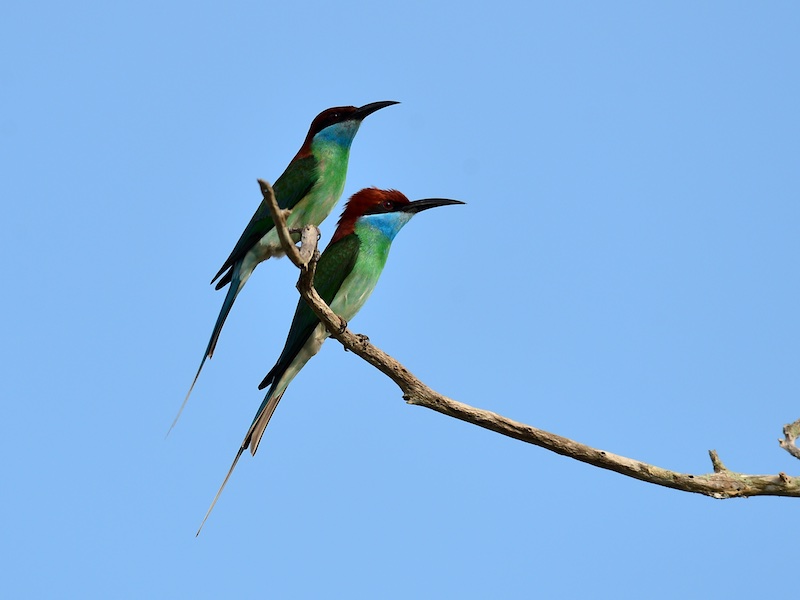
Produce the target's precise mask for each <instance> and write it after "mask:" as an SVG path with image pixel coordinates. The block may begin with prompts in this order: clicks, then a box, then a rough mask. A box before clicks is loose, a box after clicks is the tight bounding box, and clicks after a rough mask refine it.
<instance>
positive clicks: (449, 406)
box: [262, 185, 800, 499]
mask: <svg viewBox="0 0 800 600" xmlns="http://www.w3.org/2000/svg"><path fill="white" fill-rule="evenodd" d="M265 188H266V189H267V190H268V191H269V192H270V193H271V190H270V189H269V186H268V185H266V186H265V185H262V190H264V189H265ZM266 197H267V193H265V198H266ZM270 206H273V207H274V208H273V210H278V207H277V205H276V204H275V202H274V198H273V199H272V202H271V204H270ZM279 222H280V220H279V219H275V226H276V227H279V228H280V227H283V228H284V229H285V224H279ZM279 233H281V232H279ZM281 242H282V244H283V245H284V249H285V250H286V254H287V255H289V256H290V257H291V254H290V248H289V247H290V246H291V247H292V248H294V249H295V250H297V248H296V247H295V246H294V243H292V241H291V238H290V237H289V232H288V231H285V232H283V233H281ZM306 245H310V246H311V249H310V250H306V249H305V248H302V249H301V251H302V252H304V255H308V256H312V257H313V259H312V260H311V261H310V262H308V263H307V264H304V263H302V262H295V261H294V260H293V262H295V264H297V265H298V266H299V268H300V279H299V281H298V283H297V288H298V290H299V291H300V295H301V296H302V297H303V299H304V300H305V301H306V302H307V303H308V305H309V306H310V307H311V309H312V310H313V311H314V313H315V314H316V315H317V316H318V317H319V319H320V321H321V322H322V323H324V324H325V327H327V329H328V331H329V333H330V335H331V336H332V337H333V338H335V339H336V340H338V341H339V342H340V343H341V344H342V345H343V346H344V347H345V349H347V350H350V351H351V352H353V353H354V354H357V355H358V356H360V357H361V358H363V359H364V360H365V361H367V362H368V363H369V364H371V365H372V366H374V367H376V368H377V369H378V370H379V371H381V372H382V373H384V374H385V375H387V376H388V377H389V378H390V379H391V380H392V381H394V382H395V383H396V384H397V386H398V387H399V388H400V390H401V391H402V393H403V398H404V399H405V400H406V402H408V403H409V404H414V405H418V406H424V407H426V408H430V409H431V410H435V411H436V412H439V413H442V414H444V415H447V416H450V417H454V418H456V419H460V420H462V421H465V422H467V423H472V424H473V425H477V426H479V427H483V428H485V429H489V430H490V431H494V432H496V433H500V434H502V435H506V436H508V437H511V438H514V439H517V440H521V441H523V442H527V443H529V444H533V445H536V446H540V447H542V448H545V449H547V450H550V451H551V452H555V453H557V454H561V455H563V456H567V457H569V458H573V459H575V460H579V461H581V462H585V463H588V464H590V465H594V466H596V467H600V468H602V469H608V470H610V471H615V472H617V473H620V474H622V475H626V476H628V477H633V478H634V479H639V480H641V481H645V482H648V483H653V484H656V485H661V486H664V487H668V488H672V489H676V490H682V491H686V492H693V493H697V494H704V495H706V496H711V497H712V498H719V499H723V498H736V497H740V498H741V497H748V496H791V497H796V498H798V497H800V478H797V477H789V476H788V475H786V474H785V473H780V474H779V475H745V474H742V473H735V472H733V471H730V470H729V469H727V468H726V467H725V465H723V464H722V461H721V460H720V458H719V455H718V454H717V453H716V451H714V450H712V451H710V452H709V455H710V456H711V462H712V465H713V468H714V473H709V474H705V475H690V474H686V473H678V472H675V471H669V470H667V469H663V468H661V467H657V466H654V465H649V464H647V463H643V462H640V461H637V460H634V459H630V458H626V457H624V456H619V455H617V454H612V453H611V452H606V451H604V450H598V449H596V448H592V447H590V446H587V445H585V444H581V443H579V442H576V441H573V440H571V439H569V438H565V437H562V436H560V435H556V434H554V433H549V432H547V431H544V430H542V429H537V428H535V427H531V426H530V425H525V424H524V423H519V422H517V421H513V420H511V419H508V418H506V417H503V416H501V415H498V414H496V413H493V412H490V411H487V410H482V409H479V408H474V407H472V406H468V405H466V404H462V403H461V402H457V401H455V400H453V399H451V398H448V397H446V396H443V395H442V394H440V393H438V392H436V391H435V390H432V389H431V388H429V387H428V386H426V385H425V384H424V383H422V382H421V381H420V380H419V379H417V378H416V377H415V376H414V375H412V374H411V373H410V372H409V371H408V370H407V369H406V368H405V367H404V366H403V365H402V364H400V363H399V362H398V361H397V360H395V359H394V358H392V357H391V356H389V355H388V354H386V353H385V352H383V351H382V350H381V349H380V348H376V347H375V346H373V345H372V344H371V343H370V342H369V339H368V338H367V337H366V336H363V335H357V334H353V333H352V332H351V331H350V330H349V329H347V327H346V325H347V323H346V322H345V321H344V320H343V319H342V318H340V317H339V316H338V315H337V314H336V313H334V312H333V311H332V310H331V308H330V307H329V306H328V305H327V304H326V303H325V302H324V301H323V300H322V298H321V297H320V296H319V294H318V293H317V291H316V290H315V289H314V270H315V265H316V259H317V257H318V253H317V252H316V246H317V238H316V237H314V236H313V235H308V236H304V239H303V246H306ZM798 428H800V425H798ZM795 433H796V432H795ZM781 445H783V444H781Z"/></svg>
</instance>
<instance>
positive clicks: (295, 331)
mask: <svg viewBox="0 0 800 600" xmlns="http://www.w3.org/2000/svg"><path fill="white" fill-rule="evenodd" d="M359 247H360V242H359V239H358V236H357V235H356V234H355V233H351V234H350V235H346V236H345V237H343V238H342V239H340V240H338V241H337V242H336V243H334V244H331V245H330V246H328V247H327V248H326V249H325V252H323V253H322V256H320V258H319V262H318V263H317V272H316V275H315V276H314V287H315V288H316V290H317V292H318V293H319V295H320V297H322V299H323V300H325V302H326V303H327V304H328V305H330V303H331V302H332V301H333V298H334V296H336V293H337V292H338V291H339V289H340V288H341V287H342V283H343V282H344V280H345V279H347V276H348V275H350V273H351V272H352V270H353V266H354V265H355V264H356V259H357V258H358V250H359ZM318 323H319V319H318V318H317V315H315V314H314V311H313V310H311V309H310V308H309V306H308V304H306V302H305V300H303V299H302V298H300V301H299V302H298V303H297V309H296V310H295V313H294V319H292V326H291V328H290V329H289V335H288V337H287V338H286V345H285V346H284V347H283V352H281V356H280V358H278V362H277V363H275V366H274V367H272V370H271V371H270V372H269V373H267V376H266V377H265V378H264V380H263V381H262V382H261V384H260V385H259V386H258V389H260V390H263V389H264V388H265V387H267V386H268V385H270V384H271V383H274V382H276V381H278V380H279V379H280V378H281V376H282V375H283V374H284V373H285V372H286V369H288V368H289V365H291V364H292V361H293V360H294V358H295V357H296V356H297V354H298V353H299V352H300V350H301V349H302V348H303V346H305V344H306V342H308V340H309V338H310V337H311V334H312V333H313V331H314V328H315V327H316V326H317V324H318Z"/></svg>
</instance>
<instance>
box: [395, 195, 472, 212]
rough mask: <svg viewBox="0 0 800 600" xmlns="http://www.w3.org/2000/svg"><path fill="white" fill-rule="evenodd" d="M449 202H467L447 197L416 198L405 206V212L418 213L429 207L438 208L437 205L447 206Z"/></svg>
mask: <svg viewBox="0 0 800 600" xmlns="http://www.w3.org/2000/svg"><path fill="white" fill-rule="evenodd" d="M448 204H466V202H461V200H448V199H447V198H425V199H424V200H414V202H409V203H408V204H406V205H405V206H404V207H403V208H402V211H403V212H408V213H412V214H413V213H418V212H422V211H423V210H428V209H429V208H436V207H437V206H447V205H448Z"/></svg>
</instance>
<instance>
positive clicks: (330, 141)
mask: <svg viewBox="0 0 800 600" xmlns="http://www.w3.org/2000/svg"><path fill="white" fill-rule="evenodd" d="M392 104H398V102H394V101H393V100H386V101H383V102H372V103H371V104H365V105H364V106H361V107H358V108H356V107H355V106H338V107H335V108H329V109H327V110H323V111H322V112H321V113H320V114H318V115H317V116H316V118H315V119H314V120H313V121H312V122H311V127H310V128H309V130H308V135H306V139H305V141H304V142H303V145H302V146H301V147H300V150H299V151H298V153H297V155H296V156H295V157H294V158H293V159H292V162H290V163H289V166H288V167H286V170H285V171H284V172H283V174H282V175H281V176H280V177H278V180H277V181H276V182H275V184H274V185H273V191H274V192H275V199H276V200H277V202H278V206H280V207H281V208H282V209H289V210H291V215H289V217H288V219H287V225H288V226H289V227H290V228H295V227H296V228H301V227H303V226H304V225H308V224H313V225H319V224H320V223H322V221H324V220H325V218H326V217H327V216H328V215H329V214H330V213H331V211H332V210H333V207H334V206H335V205H336V203H337V202H338V201H339V198H340V197H341V195H342V191H343V190H344V181H345V177H346V175H347V161H348V159H349V157H350V145H351V144H352V143H353V138H354V137H355V135H356V133H357V132H358V128H359V126H360V125H361V121H363V120H364V119H365V118H366V117H368V116H369V115H371V114H372V113H374V112H375V111H378V110H380V109H382V108H386V107H387V106H391V105H392ZM282 255H283V251H282V250H281V244H280V240H279V239H278V236H277V234H276V232H275V226H274V223H273V222H272V216H271V215H270V212H269V208H268V207H267V205H266V203H265V202H263V201H262V202H261V204H260V205H259V207H258V209H257V210H256V212H255V214H254V215H253V218H252V219H250V222H249V223H248V224H247V227H246V228H245V230H244V233H242V235H241V237H240V238H239V241H238V242H236V245H235V246H234V248H233V251H232V252H231V254H230V256H228V259H227V260H226V261H225V263H224V264H223V265H222V268H221V269H220V270H219V271H218V272H217V274H216V275H215V276H214V278H213V279H212V280H211V283H212V284H213V283H214V282H215V281H217V280H219V281H218V282H217V285H216V289H218V290H219V289H221V288H223V287H225V286H226V285H228V284H230V287H229V288H228V293H227V294H226V296H225V301H224V302H223V303H222V308H221V309H220V311H219V316H218V317H217V322H216V323H215V324H214V330H213V331H212V332H211V339H210V340H209V341H208V346H207V347H206V351H205V354H203V360H201V361H200V367H198V369H197V374H196V375H195V376H194V379H193V380H192V385H191V386H190V387H189V391H188V392H187V393H186V397H185V398H184V399H183V404H181V407H180V409H179V410H178V414H177V415H176V416H175V420H174V421H173V422H172V425H171V426H170V428H169V431H172V428H173V427H175V424H176V423H177V422H178V419H179V418H180V416H181V413H182V412H183V409H184V407H185V406H186V403H187V402H188V400H189V396H190V395H191V393H192V390H193V389H194V385H195V383H197V378H198V377H200V371H202V370H203V365H204V364H205V362H206V359H207V358H211V357H212V356H213V354H214V348H215V347H216V345H217V340H218V339H219V334H220V331H222V326H223V325H224V324H225V319H226V318H227V317H228V313H230V311H231V308H232V307H233V302H234V301H235V300H236V296H237V295H238V294H239V292H240V291H241V289H242V288H243V287H244V284H245V283H246V282H247V279H248V278H249V277H250V275H251V274H252V273H253V270H254V269H255V268H256V266H257V265H258V263H260V262H262V261H264V260H267V259H268V258H270V257H272V256H282ZM169 431H168V432H167V435H169Z"/></svg>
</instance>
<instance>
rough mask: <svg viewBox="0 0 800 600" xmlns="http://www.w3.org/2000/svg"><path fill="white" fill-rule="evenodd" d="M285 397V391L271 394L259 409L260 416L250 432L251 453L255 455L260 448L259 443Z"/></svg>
mask: <svg viewBox="0 0 800 600" xmlns="http://www.w3.org/2000/svg"><path fill="white" fill-rule="evenodd" d="M281 398H283V392H281V393H280V394H274V395H273V394H269V396H267V397H266V399H265V400H264V403H263V404H262V405H261V408H260V409H259V412H258V416H257V417H256V419H255V421H253V424H252V425H251V426H250V431H249V432H248V438H249V439H248V440H247V441H248V444H249V446H250V453H251V454H252V455H253V456H255V455H256V451H257V450H258V445H259V444H260V443H261V438H262V437H263V436H264V431H265V430H266V429H267V425H269V421H270V419H272V415H273V414H275V409H276V408H278V402H280V401H281Z"/></svg>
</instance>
